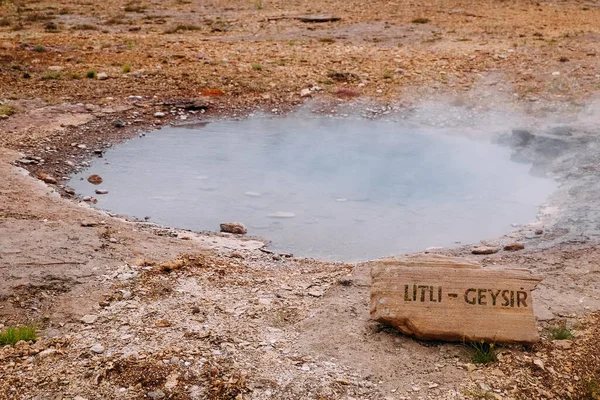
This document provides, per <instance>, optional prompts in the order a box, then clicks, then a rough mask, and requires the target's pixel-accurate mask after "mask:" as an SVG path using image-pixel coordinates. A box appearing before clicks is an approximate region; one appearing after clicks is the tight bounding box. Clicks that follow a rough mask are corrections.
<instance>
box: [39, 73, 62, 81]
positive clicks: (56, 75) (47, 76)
mask: <svg viewBox="0 0 600 400" xmlns="http://www.w3.org/2000/svg"><path fill="white" fill-rule="evenodd" d="M61 77H62V74H61V73H60V71H48V72H46V73H45V74H44V75H42V80H43V81H53V80H57V79H60V78H61Z"/></svg>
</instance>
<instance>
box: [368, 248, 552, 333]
mask: <svg viewBox="0 0 600 400" xmlns="http://www.w3.org/2000/svg"><path fill="white" fill-rule="evenodd" d="M371 278H372V282H371V318H372V319H373V320H375V321H378V322H381V323H384V324H388V325H392V326H394V327H396V328H398V329H399V330H401V331H402V332H403V333H405V334H408V335H414V336H415V337H417V338H419V339H427V340H429V339H436V340H446V341H464V342H471V341H486V342H491V343H534V342H536V341H538V340H539V334H538V330H537V328H536V324H535V317H534V315H533V298H532V296H531V291H532V290H534V289H535V287H536V285H537V284H538V283H539V282H540V281H541V277H539V276H535V275H532V274H531V273H530V272H529V271H527V270H517V269H487V268H486V269H483V268H481V267H480V266H478V265H477V264H475V263H472V262H469V261H466V260H462V259H456V258H451V257H443V256H433V257H432V256H429V255H423V256H415V257H400V258H394V259H391V258H388V259H382V260H377V261H373V262H372V263H371Z"/></svg>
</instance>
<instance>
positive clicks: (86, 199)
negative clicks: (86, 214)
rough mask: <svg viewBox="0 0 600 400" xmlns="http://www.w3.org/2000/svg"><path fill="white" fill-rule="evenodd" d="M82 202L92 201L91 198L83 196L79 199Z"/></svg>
mask: <svg viewBox="0 0 600 400" xmlns="http://www.w3.org/2000/svg"><path fill="white" fill-rule="evenodd" d="M81 200H83V201H92V197H91V196H85V197H84V198H83V199H81Z"/></svg>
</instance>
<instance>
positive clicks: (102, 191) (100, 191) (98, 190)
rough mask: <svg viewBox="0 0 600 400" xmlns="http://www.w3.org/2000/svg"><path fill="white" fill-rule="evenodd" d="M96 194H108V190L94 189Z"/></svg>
mask: <svg viewBox="0 0 600 400" xmlns="http://www.w3.org/2000/svg"><path fill="white" fill-rule="evenodd" d="M96 194H108V190H106V189H96Z"/></svg>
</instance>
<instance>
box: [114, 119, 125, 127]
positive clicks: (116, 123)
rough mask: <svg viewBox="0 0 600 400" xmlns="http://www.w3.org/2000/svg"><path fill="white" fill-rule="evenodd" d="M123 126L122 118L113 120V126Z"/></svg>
mask: <svg viewBox="0 0 600 400" xmlns="http://www.w3.org/2000/svg"><path fill="white" fill-rule="evenodd" d="M124 126H125V122H124V121H123V120H120V119H117V120H115V128H123V127H124Z"/></svg>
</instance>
